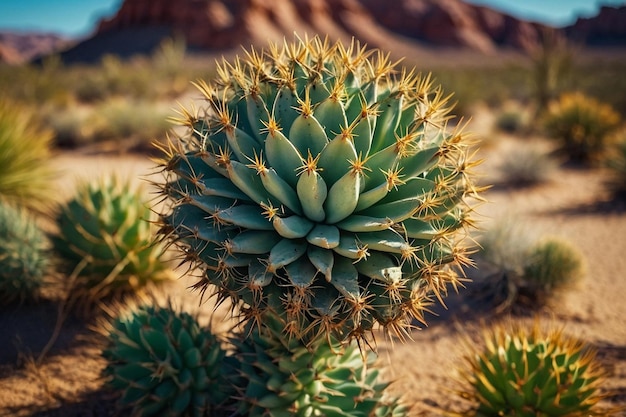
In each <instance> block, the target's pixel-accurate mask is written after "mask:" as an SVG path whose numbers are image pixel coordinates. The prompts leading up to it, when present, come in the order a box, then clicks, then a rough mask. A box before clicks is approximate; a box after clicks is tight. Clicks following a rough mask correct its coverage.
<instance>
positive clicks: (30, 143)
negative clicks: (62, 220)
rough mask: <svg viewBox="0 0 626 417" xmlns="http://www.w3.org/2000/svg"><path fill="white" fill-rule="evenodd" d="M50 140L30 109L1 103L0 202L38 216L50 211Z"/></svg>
mask: <svg viewBox="0 0 626 417" xmlns="http://www.w3.org/2000/svg"><path fill="white" fill-rule="evenodd" d="M52 138H53V136H52V132H51V131H50V130H49V129H45V128H43V127H42V126H41V125H40V124H39V123H38V120H37V118H36V115H35V113H34V112H33V111H32V110H31V109H29V108H27V107H24V106H21V105H18V104H17V103H12V102H10V101H7V100H4V99H2V100H0V200H3V201H5V202H9V203H12V204H18V205H21V206H25V207H28V208H30V209H34V210H37V211H41V212H45V211H46V209H47V208H49V207H50V203H51V202H52V192H51V190H52V188H53V187H52V179H53V176H54V170H53V168H52V167H51V165H50V157H51V155H52V152H51V150H50V144H51V141H52Z"/></svg>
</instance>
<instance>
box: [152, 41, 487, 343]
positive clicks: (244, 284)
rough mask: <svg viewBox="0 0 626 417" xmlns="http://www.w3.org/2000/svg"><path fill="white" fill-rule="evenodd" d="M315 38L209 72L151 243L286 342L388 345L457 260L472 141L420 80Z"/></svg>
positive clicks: (437, 293)
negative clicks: (194, 269)
mask: <svg viewBox="0 0 626 417" xmlns="http://www.w3.org/2000/svg"><path fill="white" fill-rule="evenodd" d="M396 66H397V64H395V63H391V62H390V61H389V57H388V56H387V55H384V54H382V53H380V52H379V51H376V50H367V49H366V48H365V47H361V46H360V45H358V44H357V43H355V42H353V43H352V44H351V45H350V46H347V47H346V46H344V45H342V44H341V43H336V44H332V45H331V44H329V43H328V42H327V41H323V40H321V39H319V38H317V37H316V38H313V39H306V40H300V39H299V40H297V41H295V42H294V43H288V42H285V44H284V45H283V46H282V47H281V46H277V45H273V46H271V47H270V48H269V49H268V50H267V51H263V52H258V51H255V50H254V49H253V50H250V51H248V52H246V54H245V56H244V57H241V58H236V59H235V60H234V62H227V61H224V62H223V63H222V64H221V65H218V76H217V77H216V79H215V80H214V81H213V82H212V83H206V82H204V81H199V82H197V83H196V86H197V87H198V89H199V90H200V92H201V93H202V95H203V97H202V98H203V101H202V103H201V104H199V105H197V106H193V107H191V108H189V109H185V108H183V109H182V110H181V111H180V117H178V118H177V119H176V121H177V122H178V123H179V124H181V125H182V126H184V127H186V128H187V129H186V133H184V134H182V135H179V137H178V138H177V139H176V140H170V141H169V143H168V146H165V147H164V149H163V151H164V157H163V159H162V160H161V161H160V165H161V168H162V169H163V172H164V173H165V180H164V181H163V182H161V183H158V185H159V187H160V189H161V191H162V193H163V194H164V196H165V197H166V200H167V201H169V202H170V204H166V205H165V209H164V210H163V212H162V223H163V224H162V228H161V232H160V233H161V234H162V236H163V238H164V239H165V240H167V241H169V242H170V243H175V244H176V245H177V246H178V247H179V248H180V249H181V250H182V253H183V256H184V259H185V260H186V261H190V262H192V263H193V262H196V263H198V264H199V265H201V267H202V268H203V270H204V271H205V273H204V274H203V276H202V279H201V280H200V282H198V283H197V285H196V287H197V288H200V289H202V290H206V289H207V288H212V289H213V291H212V292H213V293H214V294H216V295H217V297H218V301H224V300H226V299H232V300H233V301H234V302H235V305H238V306H239V308H238V309H237V311H238V312H240V314H241V315H242V320H243V321H246V322H249V321H253V322H255V323H256V324H258V325H260V326H262V325H263V316H264V314H265V313H266V312H268V311H271V312H272V313H273V314H278V315H279V316H280V317H281V318H282V320H283V321H284V325H285V331H286V332H288V333H289V334H290V335H291V336H293V337H297V338H301V339H302V338H314V337H316V336H318V335H329V334H332V335H333V337H336V338H337V339H338V340H349V339H352V338H355V337H356V338H361V337H364V336H367V335H368V334H370V331H371V330H372V329H373V328H374V327H375V326H376V325H377V324H378V325H380V326H382V327H383V328H385V329H386V330H388V331H390V332H391V333H395V334H397V335H399V336H401V337H402V336H408V330H409V329H410V328H411V327H412V326H413V325H415V324H416V321H415V320H418V321H423V320H424V317H423V314H424V310H425V308H426V306H427V305H428V304H429V303H430V300H431V298H433V296H434V297H436V298H438V299H439V300H441V299H442V297H443V296H445V294H446V292H447V288H448V287H449V285H453V286H454V285H457V284H458V283H459V277H460V275H459V270H460V268H459V267H460V266H461V265H462V264H464V263H467V262H468V258H467V256H466V254H467V250H466V249H467V248H466V246H465V245H464V244H463V240H464V238H465V237H466V234H467V233H466V232H467V229H468V227H467V226H471V218H470V216H469V213H470V212H471V206H470V205H469V204H468V203H467V200H468V197H472V196H476V194H477V192H478V190H477V188H476V187H475V186H474V184H473V182H472V175H471V173H470V170H471V168H472V167H473V166H474V165H476V162H473V161H472V158H471V155H470V151H469V148H470V147H471V144H470V143H469V142H468V140H467V137H466V136H465V135H463V134H462V133H461V132H460V130H459V129H456V130H450V129H448V128H447V121H448V120H449V119H450V117H451V116H450V115H449V112H450V106H448V104H447V102H448V98H449V97H446V96H444V94H443V92H442V90H441V89H440V88H438V87H437V88H435V87H433V83H432V81H431V80H430V77H422V76H419V75H416V74H414V73H413V72H412V71H405V70H400V69H397V68H396Z"/></svg>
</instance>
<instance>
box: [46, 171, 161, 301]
mask: <svg viewBox="0 0 626 417" xmlns="http://www.w3.org/2000/svg"><path fill="white" fill-rule="evenodd" d="M150 217H151V211H150V209H149V208H148V207H147V206H146V205H144V203H143V201H142V199H141V194H140V192H139V190H137V191H135V190H133V189H132V187H131V186H130V183H128V182H126V183H124V182H122V181H120V180H119V179H117V178H114V177H111V178H103V179H102V180H100V181H97V182H92V183H86V184H84V185H83V186H82V188H80V189H79V190H78V192H77V193H76V196H75V197H74V198H73V199H72V200H71V201H69V202H68V203H67V204H66V205H65V206H63V207H62V208H61V210H60V212H59V214H58V216H57V224H58V227H59V231H58V233H57V234H56V235H55V236H53V243H54V248H55V250H56V252H57V253H58V254H59V256H60V257H61V258H62V260H63V265H64V267H65V268H66V269H67V272H68V273H72V274H73V275H74V276H76V277H78V280H77V282H76V285H75V286H74V288H73V290H75V292H76V293H77V294H79V293H81V292H84V295H85V296H87V297H88V298H101V297H106V296H108V295H112V294H114V293H117V292H125V291H130V290H138V289H140V288H142V287H144V286H146V285H147V284H149V283H157V282H161V281H163V280H166V279H170V278H171V276H172V274H171V271H170V270H169V268H168V267H167V265H166V264H165V263H164V262H163V260H162V259H161V257H162V255H163V253H164V247H163V245H160V244H156V245H155V244H153V234H152V228H151V224H150V222H149V220H150Z"/></svg>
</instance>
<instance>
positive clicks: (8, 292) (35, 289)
mask: <svg viewBox="0 0 626 417" xmlns="http://www.w3.org/2000/svg"><path fill="white" fill-rule="evenodd" d="M50 265H51V262H50V253H49V247H48V241H47V238H46V236H45V234H44V233H43V231H42V230H41V229H40V228H39V226H38V225H37V223H36V220H35V218H34V217H33V215H32V214H31V213H29V212H27V211H26V210H25V209H23V208H15V207H11V206H10V205H8V204H6V203H3V202H0V305H5V304H8V303H12V302H15V301H19V302H23V301H31V300H35V299H36V298H37V297H38V295H39V290H40V289H41V287H42V285H43V283H44V278H45V276H46V274H47V273H48V272H49V268H50Z"/></svg>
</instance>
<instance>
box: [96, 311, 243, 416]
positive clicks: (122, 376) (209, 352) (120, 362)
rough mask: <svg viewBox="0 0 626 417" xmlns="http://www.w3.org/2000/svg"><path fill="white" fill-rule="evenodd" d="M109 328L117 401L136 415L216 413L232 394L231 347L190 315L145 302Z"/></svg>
mask: <svg viewBox="0 0 626 417" xmlns="http://www.w3.org/2000/svg"><path fill="white" fill-rule="evenodd" d="M105 330H106V331H105V335H106V336H107V347H106V348H105V349H104V351H103V352H102V356H103V357H104V358H105V359H106V360H107V362H108V365H107V367H106V368H105V370H104V375H105V377H106V378H107V385H108V386H109V387H110V388H112V389H114V390H116V391H119V392H121V396H120V398H119V400H118V406H119V408H120V409H130V410H131V413H132V415H133V416H142V417H143V416H164V415H168V416H207V415H216V414H215V413H214V411H215V410H216V409H219V406H220V404H222V403H223V402H224V401H226V400H227V399H228V398H229V397H230V395H231V392H229V387H230V386H231V385H230V384H227V383H225V381H226V379H225V376H224V375H222V372H224V371H226V370H227V369H229V368H227V367H226V366H225V364H224V361H225V355H226V352H225V351H224V350H223V349H222V347H221V344H220V341H219V340H218V339H217V338H216V337H215V336H214V335H213V334H212V333H211V332H209V331H206V330H204V329H202V328H201V327H200V326H199V324H198V322H197V320H196V318H195V317H193V316H191V315H190V314H188V313H185V312H177V311H175V310H174V309H173V308H172V307H171V306H168V307H158V306H141V307H138V308H135V309H134V310H132V311H131V312H130V314H122V315H121V316H120V317H118V318H117V319H115V320H114V321H113V322H112V323H109V324H108V326H107V328H105ZM212 413H213V414H212Z"/></svg>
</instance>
